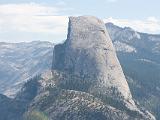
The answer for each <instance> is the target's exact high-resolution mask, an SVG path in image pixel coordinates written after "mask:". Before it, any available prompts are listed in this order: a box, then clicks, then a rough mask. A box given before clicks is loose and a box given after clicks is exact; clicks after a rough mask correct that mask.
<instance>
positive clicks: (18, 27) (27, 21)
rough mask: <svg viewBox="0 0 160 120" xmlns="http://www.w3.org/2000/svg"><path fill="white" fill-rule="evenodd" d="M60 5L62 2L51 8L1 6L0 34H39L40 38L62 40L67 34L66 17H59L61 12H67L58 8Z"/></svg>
mask: <svg viewBox="0 0 160 120" xmlns="http://www.w3.org/2000/svg"><path fill="white" fill-rule="evenodd" d="M61 5H62V2H61V3H58V5H57V6H53V7H51V6H47V5H42V4H36V3H25V4H1V5H0V18H1V19H0V34H2V33H4V34H6V35H7V33H11V32H14V33H15V32H17V33H18V32H23V33H25V32H26V33H27V32H30V33H36V34H38V33H39V35H40V36H41V35H42V34H53V35H55V36H59V38H53V39H64V38H63V37H64V36H65V35H66V33H67V23H68V17H67V16H60V15H59V14H60V13H61V12H63V10H67V8H61V7H59V6H61ZM63 5H64V3H63ZM17 39H18V38H17ZM0 40H1V37H0ZM13 42H14V41H13Z"/></svg>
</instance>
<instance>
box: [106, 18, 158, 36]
mask: <svg viewBox="0 0 160 120" xmlns="http://www.w3.org/2000/svg"><path fill="white" fill-rule="evenodd" d="M104 22H112V23H114V24H115V25H118V26H121V27H125V26H127V27H131V28H133V29H135V30H137V31H140V32H146V33H155V34H157V33H158V34H159V33H160V20H159V19H157V18H156V17H148V18H147V19H145V20H129V19H114V18H112V17H110V18H107V19H104Z"/></svg>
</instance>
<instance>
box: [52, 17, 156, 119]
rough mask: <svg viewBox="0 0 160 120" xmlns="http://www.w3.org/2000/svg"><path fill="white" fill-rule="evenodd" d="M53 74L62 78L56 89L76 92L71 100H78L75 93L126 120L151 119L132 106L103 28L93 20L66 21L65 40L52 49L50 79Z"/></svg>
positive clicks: (132, 103)
mask: <svg viewBox="0 0 160 120" xmlns="http://www.w3.org/2000/svg"><path fill="white" fill-rule="evenodd" d="M55 71H58V72H59V74H61V75H60V76H61V78H60V80H56V82H55V86H57V87H58V88H61V89H63V90H67V91H68V90H72V94H74V92H73V91H75V98H74V99H79V98H78V97H76V95H77V93H79V94H80V93H81V92H83V94H86V95H85V96H87V95H91V96H93V97H95V98H98V99H100V100H101V102H102V103H103V104H104V105H107V104H109V105H110V106H112V107H114V108H115V109H117V110H119V111H121V112H124V111H125V112H124V113H125V114H127V115H128V116H129V117H133V118H135V119H136V118H137V119H154V117H153V116H152V115H151V114H150V113H148V112H147V111H144V110H143V111H142V110H140V108H138V107H137V106H136V105H135V102H134V101H133V99H132V95H131V92H130V89H129V87H128V84H127V81H126V79H125V76H124V74H123V71H122V68H121V66H120V63H119V61H118V59H117V56H116V52H115V49H114V47H113V44H112V41H111V39H110V37H109V35H108V32H107V30H106V27H105V24H104V23H103V22H102V21H101V20H99V19H97V18H96V17H92V16H80V17H70V18H69V27H68V36H67V40H66V41H65V42H64V43H63V44H59V45H56V46H55V48H54V52H53V64H52V72H53V76H54V74H55ZM62 78H63V79H62ZM79 96H80V95H79ZM88 97H89V96H88ZM83 99H85V98H83ZM81 102H83V101H81V100H79V103H81ZM97 104H98V103H97ZM72 105H73V104H72ZM72 107H77V105H73V106H72ZM101 107H102V106H101ZM93 109H94V108H93ZM104 113H105V112H104ZM65 114H67V112H66V113H65ZM69 114H70V113H69ZM106 114H107V113H106ZM82 115H83V114H82ZM110 117H111V118H114V115H113V116H112V115H110ZM117 119H118V118H117ZM123 119H124V118H123ZM126 119H127V117H126Z"/></svg>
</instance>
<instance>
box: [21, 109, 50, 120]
mask: <svg viewBox="0 0 160 120" xmlns="http://www.w3.org/2000/svg"><path fill="white" fill-rule="evenodd" d="M24 120H49V118H48V117H47V115H46V114H44V113H43V112H39V111H31V112H29V113H26V114H25V116H24Z"/></svg>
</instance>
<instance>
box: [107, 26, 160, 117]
mask: <svg viewBox="0 0 160 120" xmlns="http://www.w3.org/2000/svg"><path fill="white" fill-rule="evenodd" d="M106 27H107V30H108V32H109V34H110V36H111V38H112V41H113V44H114V46H115V48H116V50H117V55H118V58H119V61H120V63H121V65H122V68H123V71H124V73H125V76H126V77H127V80H128V83H129V86H130V89H131V91H132V94H133V97H134V98H135V99H136V100H138V101H139V102H140V104H141V105H143V106H145V107H146V108H147V109H148V110H150V111H152V112H154V113H155V114H156V117H157V119H160V114H159V113H160V103H159V101H160V35H152V34H147V33H140V32H137V31H135V30H133V29H131V28H127V27H125V28H121V27H118V26H116V25H114V24H112V23H107V24H106Z"/></svg>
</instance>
